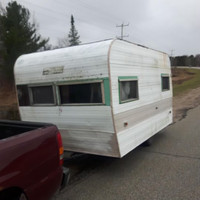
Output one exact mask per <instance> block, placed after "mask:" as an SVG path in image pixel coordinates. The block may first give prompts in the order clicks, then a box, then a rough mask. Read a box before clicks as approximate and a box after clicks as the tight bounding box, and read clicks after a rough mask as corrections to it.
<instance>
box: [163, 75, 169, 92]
mask: <svg viewBox="0 0 200 200" xmlns="http://www.w3.org/2000/svg"><path fill="white" fill-rule="evenodd" d="M169 89H170V84H169V76H163V75H162V91H166V90H169Z"/></svg>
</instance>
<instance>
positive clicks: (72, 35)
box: [68, 15, 81, 46]
mask: <svg viewBox="0 0 200 200" xmlns="http://www.w3.org/2000/svg"><path fill="white" fill-rule="evenodd" d="M68 38H69V46H75V45H79V44H80V43H81V41H80V40H79V38H80V36H79V35H78V31H77V30H76V28H75V25H74V17H73V15H71V29H70V31H69V34H68Z"/></svg>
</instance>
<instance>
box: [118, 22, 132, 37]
mask: <svg viewBox="0 0 200 200" xmlns="http://www.w3.org/2000/svg"><path fill="white" fill-rule="evenodd" d="M125 26H129V23H128V24H124V23H122V24H121V25H117V26H116V27H117V28H119V27H120V28H121V40H123V38H124V37H128V36H129V35H124V27H125Z"/></svg>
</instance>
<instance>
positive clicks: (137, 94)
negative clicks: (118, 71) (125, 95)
mask: <svg viewBox="0 0 200 200" xmlns="http://www.w3.org/2000/svg"><path fill="white" fill-rule="evenodd" d="M123 81H137V85H136V86H137V91H136V96H137V97H136V98H131V99H127V100H123V101H122V100H121V84H120V83H121V82H123ZM118 94H119V104H124V103H129V102H133V101H137V100H139V87H138V77H137V76H119V77H118Z"/></svg>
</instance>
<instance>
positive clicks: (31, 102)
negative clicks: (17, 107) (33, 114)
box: [28, 83, 57, 107]
mask: <svg viewBox="0 0 200 200" xmlns="http://www.w3.org/2000/svg"><path fill="white" fill-rule="evenodd" d="M45 86H51V87H52V90H53V100H54V103H44V104H43V103H42V104H41V103H40V104H38V103H34V102H33V92H32V88H34V87H45ZM28 91H29V99H30V106H40V107H41V106H56V105H57V95H56V90H55V85H54V84H53V83H45V84H30V85H28Z"/></svg>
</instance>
